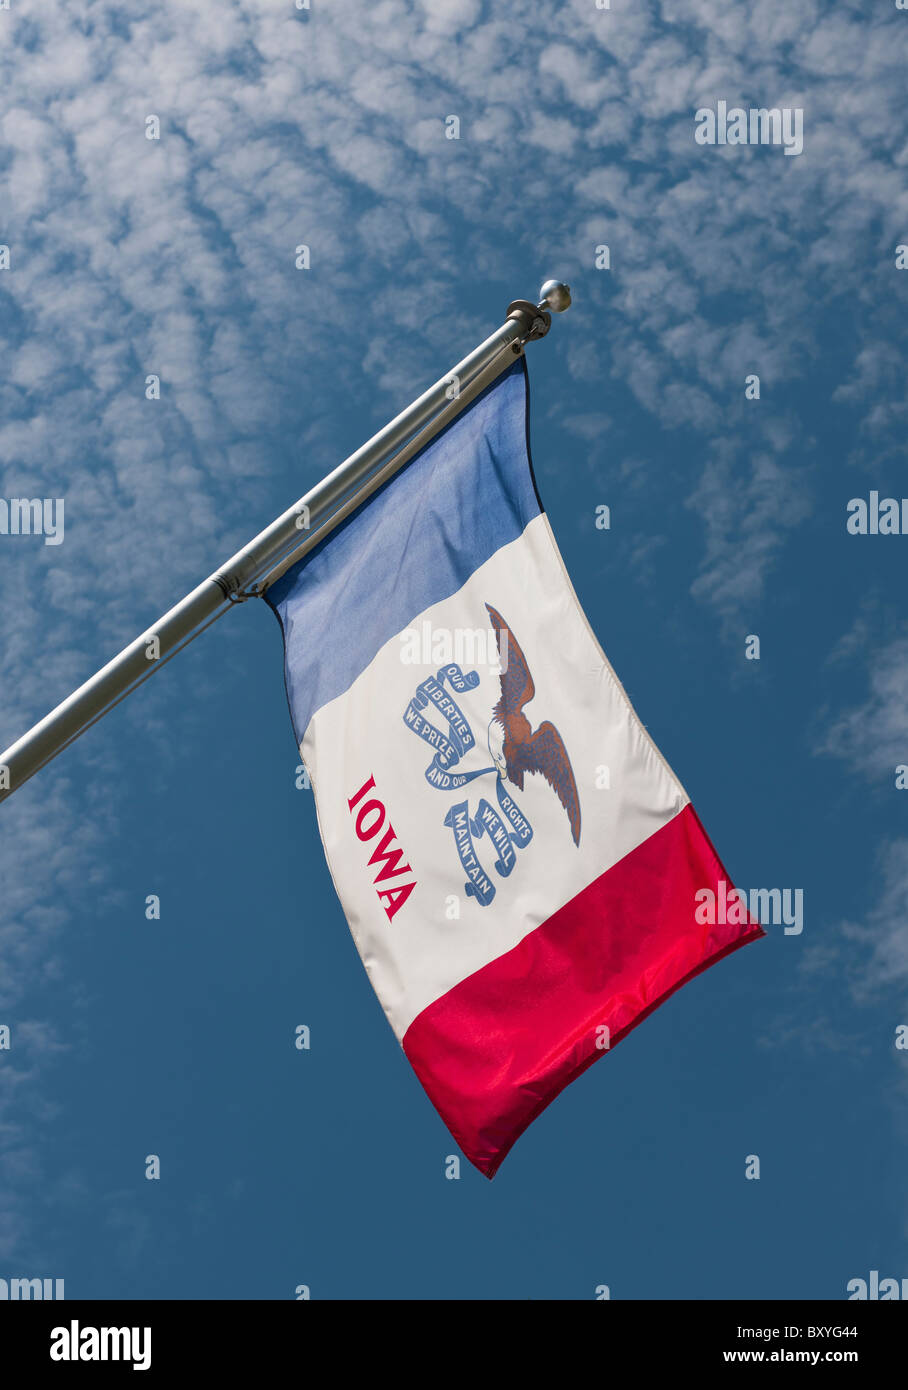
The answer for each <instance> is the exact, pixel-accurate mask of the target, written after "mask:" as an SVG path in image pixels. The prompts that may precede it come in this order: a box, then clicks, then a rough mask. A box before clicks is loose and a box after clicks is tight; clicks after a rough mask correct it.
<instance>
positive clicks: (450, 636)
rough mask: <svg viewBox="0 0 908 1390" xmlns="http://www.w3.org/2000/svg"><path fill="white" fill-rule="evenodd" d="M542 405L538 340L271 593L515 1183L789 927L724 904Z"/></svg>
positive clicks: (408, 965) (393, 906)
mask: <svg viewBox="0 0 908 1390" xmlns="http://www.w3.org/2000/svg"><path fill="white" fill-rule="evenodd" d="M527 406H528V402H527V382H526V369H525V365H524V362H523V360H522V359H521V361H519V362H517V363H515V364H514V366H513V367H512V368H510V369H509V370H508V371H507V372H506V373H505V374H504V375H503V376H501V377H500V378H499V379H498V381H497V382H496V383H494V384H493V385H492V386H490V387H488V388H487V389H486V390H485V391H484V392H483V393H482V394H481V395H480V396H478V397H477V399H476V400H475V401H474V402H473V403H472V404H471V405H470V406H469V407H467V408H466V409H465V410H464V411H463V413H462V414H461V415H460V416H458V417H457V419H455V420H454V421H453V422H452V423H451V424H450V425H449V426H448V427H447V428H446V429H445V430H444V432H443V433H442V434H440V435H439V436H438V437H437V438H436V439H435V440H433V441H432V442H431V443H430V444H429V445H428V446H427V447H426V448H425V449H423V450H422V452H421V453H420V454H418V455H417V456H416V458H415V459H414V460H413V461H412V462H411V463H410V464H409V465H408V466H407V467H406V468H405V469H404V470H403V471H402V472H401V473H399V474H398V475H397V476H396V477H395V478H392V479H391V480H390V481H389V482H388V483H387V484H386V485H385V486H384V487H383V488H382V489H381V491H379V492H377V493H376V494H375V495H374V497H373V498H372V499H371V500H369V501H367V502H366V503H364V504H363V506H362V507H361V508H360V509H359V510H358V511H357V512H354V513H353V514H352V515H351V516H350V517H349V518H348V519H347V520H346V521H345V522H344V523H343V524H342V525H341V526H339V527H338V529H337V530H336V531H334V532H333V533H332V534H331V535H329V536H327V537H326V538H325V539H324V540H323V541H322V542H321V543H320V544H319V545H317V546H316V547H315V548H314V549H313V550H312V551H311V552H310V553H309V554H308V555H306V556H305V557H304V559H302V560H301V561H300V562H299V563H298V564H297V565H295V566H294V568H293V569H291V570H289V571H288V572H287V573H286V574H285V575H284V576H283V577H282V578H281V579H280V580H278V581H277V582H276V583H275V584H274V585H273V586H272V588H271V589H270V591H269V594H268V598H269V601H270V603H271V605H272V606H273V608H274V609H275V611H276V613H277V614H278V616H279V618H280V621H281V624H282V627H283V631H284V645H285V658H286V660H285V674H286V683H287V692H288V697H289V702H290V709H291V714H292V718H293V723H294V729H295V733H296V739H297V742H298V744H299V746H300V753H301V757H302V759H303V761H304V763H305V765H306V768H307V770H308V772H309V775H310V778H311V782H312V787H313V790H314V793H315V800H316V807H317V812H318V821H319V827H320V829H321V835H322V840H323V842H324V846H325V852H326V854H327V857H328V864H329V866H330V869H331V874H332V877H333V879H334V886H335V888H336V890H337V893H338V896H339V898H340V900H341V903H342V905H343V909H344V912H345V914H346V917H347V921H348V922H349V924H350V930H351V932H352V933H353V938H354V940H355V942H356V945H357V947H358V949H359V953H360V955H361V956H362V960H363V964H364V965H365V967H366V970H367V971H368V973H369V978H370V980H371V981H372V985H373V987H374V989H375V992H376V994H377V995H378V997H379V1000H380V1001H381V1004H382V1006H383V1008H384V1010H385V1013H386V1014H387V1016H388V1019H389V1021H390V1023H391V1026H392V1028H393V1029H394V1031H395V1033H396V1034H397V1037H398V1039H399V1041H400V1042H401V1044H402V1046H403V1049H404V1051H405V1053H406V1054H407V1057H408V1058H409V1059H410V1062H411V1063H412V1065H413V1067H414V1068H415V1070H416V1073H417V1075H418V1076H419V1079H420V1081H421V1082H422V1085H423V1086H424V1088H425V1090H426V1092H427V1094H428V1095H429V1098H430V1099H431V1100H432V1102H433V1104H434V1105H435V1107H436V1109H437V1110H438V1112H439V1114H440V1115H441V1116H442V1118H443V1120H444V1122H445V1124H446V1125H447V1126H448V1128H449V1129H450V1131H451V1133H452V1134H453V1135H454V1138H455V1139H456V1140H457V1143H458V1144H459V1145H460V1147H461V1149H462V1150H463V1152H464V1153H465V1154H466V1155H467V1157H468V1158H469V1159H470V1160H471V1161H472V1162H473V1163H474V1164H475V1165H476V1166H477V1167H478V1168H479V1169H480V1170H481V1171H482V1172H483V1173H485V1174H486V1175H487V1176H488V1177H492V1176H493V1175H494V1173H495V1172H496V1170H497V1169H498V1166H499V1164H500V1163H501V1161H502V1159H503V1158H504V1156H505V1155H506V1154H507V1152H508V1150H509V1149H510V1148H511V1145H512V1144H513V1143H514V1141H515V1140H516V1139H517V1138H518V1136H519V1135H520V1134H521V1133H522V1132H523V1130H524V1129H525V1128H526V1127H527V1125H528V1124H529V1123H530V1122H531V1121H532V1120H533V1119H534V1118H535V1117H536V1116H537V1115H538V1114H539V1112H540V1111H541V1110H542V1109H544V1107H545V1106H546V1105H548V1103H549V1102H550V1101H551V1100H553V1099H554V1097H555V1096H556V1095H557V1094H558V1092H559V1091H560V1090H561V1089H562V1088H563V1087H564V1086H566V1085H567V1084H568V1082H570V1081H572V1080H573V1079H574V1077H576V1076H578V1075H579V1074H580V1072H582V1071H583V1070H584V1068H585V1067H587V1066H589V1065H590V1063H591V1062H593V1061H595V1060H596V1058H597V1057H600V1056H602V1054H603V1052H604V1051H605V1050H607V1048H608V1047H612V1046H614V1045H615V1043H616V1042H618V1040H619V1039H620V1038H622V1037H623V1036H624V1035H625V1033H627V1032H628V1031H629V1030H630V1029H631V1028H633V1027H634V1025H635V1024H637V1023H639V1022H640V1021H641V1019H643V1018H645V1017H646V1015H647V1014H648V1013H650V1012H651V1011H652V1010H653V1009H654V1008H655V1007H656V1006H657V1005H658V1004H660V1003H661V1002H662V1001H663V1000H664V999H666V998H667V997H668V996H669V995H670V994H671V993H672V991H673V990H676V989H677V988H678V987H679V985H682V984H684V982H685V981H686V980H689V979H690V978H691V977H692V976H693V975H696V974H697V973H698V972H699V971H701V970H704V969H706V967H707V966H709V965H712V964H713V962H715V961H717V960H719V959H720V958H721V957H722V956H724V955H727V954H728V953H729V952H730V951H733V950H735V949H736V948H737V947H738V946H742V945H743V944H744V943H745V942H747V941H752V940H753V939H754V938H756V937H758V936H762V935H763V932H762V930H761V928H760V926H759V925H758V924H756V923H755V922H753V921H752V920H751V919H749V918H746V915H745V920H744V921H743V922H735V923H734V924H729V923H720V924H717V925H710V924H708V923H702V922H698V921H697V915H698V913H697V908H698V901H697V898H696V895H697V893H698V892H700V890H703V889H710V890H712V892H713V893H716V894H717V895H720V894H721V892H723V891H727V890H726V889H724V888H723V889H720V887H719V885H720V883H722V882H723V881H724V882H725V883H726V884H727V883H728V875H727V874H726V873H725V870H724V869H723V867H722V864H721V862H720V860H719V858H718V856H717V855H716V852H715V850H714V849H713V847H712V845H711V843H710V841H709V839H708V837H707V835H706V832H705V831H704V829H703V827H702V826H701V824H700V821H699V820H698V818H697V815H696V812H695V811H694V809H693V807H692V806H691V804H690V801H689V800H688V797H687V794H686V792H685V791H684V789H683V787H682V786H681V784H680V783H679V782H678V779H677V778H676V777H675V775H674V774H673V772H672V770H671V768H670V767H669V766H668V765H667V763H666V762H665V760H664V758H663V757H662V755H661V753H660V752H659V750H658V748H656V746H655V744H654V743H653V741H652V739H651V738H650V737H649V735H648V734H647V732H646V730H645V729H644V727H643V725H642V724H641V723H640V721H639V719H638V718H637V716H636V714H635V713H634V710H633V708H632V706H631V704H630V701H629V700H628V698H627V696H626V695H625V693H624V691H623V689H622V688H621V684H620V682H619V681H618V678H617V676H616V675H615V673H614V671H613V670H612V668H611V666H610V665H609V663H608V660H607V659H606V657H605V654H604V653H603V651H602V649H601V647H600V646H599V644H598V642H597V641H596V638H595V636H594V634H593V632H592V630H591V628H590V626H589V623H588V622H587V620H586V617H585V616H584V614H583V611H582V609H581V607H580V604H579V603H578V601H577V597H576V595H575V593H574V590H573V588H572V586H571V582H570V579H569V578H568V575H567V573H566V571H565V568H564V563H563V561H562V559H561V555H560V553H559V551H558V547H557V545H556V544H555V539H554V537H553V535H552V531H551V529H550V527H549V524H548V521H547V519H546V516H545V514H544V512H543V510H542V505H541V502H540V500H539V496H538V493H537V491H536V486H535V481H534V478H533V472H532V465H531V462H530V457H529V447H528V440H527V414H528V411H527ZM702 900H703V897H702V893H701V899H700V901H701V902H702ZM704 915H707V914H705V913H704V912H703V911H702V908H701V910H700V912H699V916H700V917H701V918H702V917H703V916H704ZM712 915H716V914H712ZM719 915H723V916H725V915H726V914H719ZM727 915H731V916H736V915H737V914H735V913H731V914H727Z"/></svg>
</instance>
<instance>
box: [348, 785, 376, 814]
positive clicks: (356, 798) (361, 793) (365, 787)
mask: <svg viewBox="0 0 908 1390" xmlns="http://www.w3.org/2000/svg"><path fill="white" fill-rule="evenodd" d="M374 786H375V778H374V777H370V778H369V780H368V782H363V784H362V786H361V787H360V789H359V791H358V792H357V793H356V796H354V797H353V798H352V799H351V800H350V801H348V802H347V805H348V806H349V807H350V810H351V811H352V810H353V807H354V806H355V805H356V803H357V801H360V800H361V799H362V797H364V796H365V794H366V792H367V791H368V790H369V788H370V787H374Z"/></svg>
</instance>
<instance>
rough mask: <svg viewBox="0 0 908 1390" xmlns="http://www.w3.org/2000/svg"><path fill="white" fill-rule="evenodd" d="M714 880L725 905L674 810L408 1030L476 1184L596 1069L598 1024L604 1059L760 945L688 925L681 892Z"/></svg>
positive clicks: (684, 814)
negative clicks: (696, 984)
mask: <svg viewBox="0 0 908 1390" xmlns="http://www.w3.org/2000/svg"><path fill="white" fill-rule="evenodd" d="M723 879H724V880H725V882H726V884H727V892H728V893H731V891H732V884H731V882H730V880H729V878H728V875H727V874H726V872H725V870H724V868H723V866H722V863H721V861H720V859H719V857H718V855H717V854H716V851H715V850H714V849H713V846H712V844H711V843H710V840H709V837H708V836H707V834H706V831H705V830H704V829H703V827H702V825H701V824H700V821H699V818H698V817H697V814H696V812H695V811H694V809H693V807H692V806H689V805H688V806H686V807H685V808H684V810H683V811H681V812H679V814H678V815H677V816H675V817H674V818H673V819H672V820H671V821H669V822H668V824H667V825H664V826H662V828H661V829H660V830H657V831H656V832H655V834H654V835H651V836H650V837H649V839H648V840H644V842H643V844H642V845H638V847H637V848H636V849H635V850H632V851H631V853H630V854H628V855H626V856H625V858H624V859H622V860H621V861H620V862H619V863H618V864H616V865H614V867H613V868H611V869H609V870H608V871H607V872H606V873H604V874H602V875H601V877H600V878H597V879H596V880H595V881H594V882H593V883H591V884H590V885H589V887H587V888H584V889H583V891H582V892H581V893H578V895H577V897H576V898H573V899H572V900H571V902H569V903H567V904H566V905H565V906H564V907H562V908H561V909H560V910H559V911H558V912H556V913H555V915H554V916H553V917H550V918H549V919H548V920H547V921H546V922H543V923H542V925H541V926H540V927H537V928H536V930H535V931H533V932H530V934H529V935H528V936H526V937H525V938H524V940H523V941H521V942H520V944H519V945H518V946H515V947H514V949H513V950H512V951H508V952H507V954H506V955H503V956H499V957H498V959H497V960H494V961H492V962H491V963H490V964H489V965H486V966H484V967H483V968H482V969H481V970H477V971H476V973H475V974H474V975H470V976H469V977H468V978H467V979H466V980H462V981H461V982H460V984H458V985H455V987H454V988H453V989H452V990H449V991H448V993H447V994H444V995H442V997H441V998H440V999H436V1000H435V1002H434V1004H430V1005H429V1007H428V1008H426V1009H424V1010H423V1011H422V1013H421V1014H419V1016H418V1017H417V1018H415V1019H414V1020H413V1023H412V1024H411V1025H410V1027H409V1028H408V1029H407V1032H406V1034H405V1036H404V1042H403V1045H404V1051H405V1052H406V1054H407V1056H408V1057H409V1059H410V1062H411V1063H412V1065H413V1067H414V1069H415V1071H416V1074H417V1076H418V1077H419V1079H420V1081H421V1082H422V1084H423V1086H424V1087H425V1089H426V1092H427V1094H428V1096H429V1099H430V1100H431V1101H432V1103H433V1105H434V1106H435V1108H436V1109H437V1110H438V1113H439V1114H440V1115H441V1117H442V1119H443V1120H444V1122H445V1124H446V1125H447V1126H448V1128H449V1129H450V1131H451V1133H452V1134H453V1135H454V1138H455V1139H456V1140H457V1142H458V1144H459V1145H460V1147H461V1149H462V1150H463V1152H464V1153H465V1154H466V1155H467V1157H468V1158H469V1159H470V1161H471V1162H472V1163H475V1165H476V1167H477V1168H478V1169H479V1170H480V1172H482V1173H485V1175H486V1176H487V1177H489V1178H491V1177H494V1175H495V1173H496V1172H497V1170H498V1167H499V1165H500V1164H501V1162H502V1160H503V1159H504V1157H505V1155H506V1154H507V1153H508V1151H509V1149H510V1148H511V1146H512V1145H513V1144H514V1142H515V1141H516V1140H517V1139H518V1138H519V1137H520V1135H521V1134H522V1133H523V1131H524V1130H525V1129H526V1127H527V1125H529V1124H530V1122H531V1121H532V1120H534V1119H535V1118H536V1116H537V1115H538V1114H539V1113H540V1111H542V1110H544V1109H545V1107H546V1106H547V1105H548V1104H549V1102H550V1101H552V1100H554V1099H555V1097H556V1096H557V1095H558V1093H559V1091H561V1090H563V1089H564V1087H565V1086H567V1085H568V1084H569V1082H571V1081H573V1080H574V1078H575V1077H576V1076H579V1075H580V1073H581V1072H582V1071H584V1070H585V1068H586V1067H588V1066H589V1065H590V1064H591V1063H592V1062H595V1060H596V1058H597V1057H600V1056H602V1052H603V1049H600V1048H597V1046H596V1039H597V1031H596V1030H597V1028H598V1027H599V1025H601V1024H607V1026H608V1029H609V1042H610V1046H612V1047H614V1045H615V1043H617V1042H619V1041H620V1040H621V1038H623V1037H624V1035H625V1034H626V1033H629V1032H630V1030H631V1029H632V1028H634V1027H635V1026H636V1025H637V1024H638V1023H640V1022H641V1021H642V1020H643V1019H644V1018H646V1016H647V1014H650V1013H652V1011H653V1009H655V1008H658V1006H659V1005H660V1004H661V1003H662V1002H663V1001H664V1000H665V999H667V998H668V996H669V995H670V994H672V993H673V992H674V991H675V990H676V989H679V988H680V986H681V985H683V984H685V983H686V981H688V980H690V979H692V978H693V976H694V975H698V974H699V973H700V971H701V970H706V969H707V968H708V967H709V966H710V965H713V964H714V963H715V962H716V961H717V960H721V958H722V957H723V956H726V955H728V954H729V952H730V951H734V950H737V948H738V947H739V946H743V945H744V944H745V943H746V942H748V941H755V940H756V939H757V938H758V937H760V936H764V935H765V932H764V931H763V929H762V927H761V926H760V925H759V923H758V922H755V921H753V920H752V919H751V918H749V917H748V918H747V921H746V922H744V923H740V924H734V925H729V924H722V923H717V924H715V925H705V924H700V923H698V922H696V921H695V918H694V914H695V912H696V911H697V907H698V905H697V903H696V901H695V897H694V895H695V893H696V892H697V891H698V889H702V888H710V889H712V891H713V892H714V893H718V892H719V888H718V885H719V883H720V882H721V881H722V880H723ZM700 915H701V916H702V915H704V913H703V911H702V908H701V909H700ZM715 915H716V916H718V915H720V914H719V913H716V914H715ZM745 915H746V914H745Z"/></svg>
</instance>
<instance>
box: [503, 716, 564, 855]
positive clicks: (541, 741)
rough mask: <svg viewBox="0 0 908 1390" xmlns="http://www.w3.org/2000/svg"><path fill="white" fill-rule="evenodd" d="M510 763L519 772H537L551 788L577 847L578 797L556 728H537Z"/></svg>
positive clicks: (546, 722)
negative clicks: (561, 807) (569, 825)
mask: <svg viewBox="0 0 908 1390" xmlns="http://www.w3.org/2000/svg"><path fill="white" fill-rule="evenodd" d="M513 759H514V762H515V764H516V767H517V768H518V769H519V770H520V771H521V772H539V773H541V774H542V776H543V777H544V778H545V780H546V781H547V782H548V784H549V786H550V787H552V789H553V790H554V791H555V793H556V795H557V797H558V800H559V801H560V802H561V804H562V806H563V807H564V809H565V810H566V811H567V817H568V820H569V821H570V823H571V835H572V836H573V837H574V844H575V845H579V844H580V796H579V794H578V791H577V783H576V782H575V781H574V771H573V768H572V767H571V760H570V758H569V757H568V755H567V749H566V748H565V746H564V743H563V741H562V738H561V735H560V734H559V732H558V730H557V729H556V728H555V725H554V724H550V723H549V721H548V720H546V721H545V723H544V724H540V725H539V728H538V729H537V730H536V732H535V734H533V736H532V738H529V739H527V741H526V742H525V743H522V744H519V745H518V746H517V748H516V749H515V750H514V753H513ZM515 770H516V769H515Z"/></svg>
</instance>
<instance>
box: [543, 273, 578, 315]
mask: <svg viewBox="0 0 908 1390" xmlns="http://www.w3.org/2000/svg"><path fill="white" fill-rule="evenodd" d="M539 295H540V299H539V308H540V309H550V310H551V312H552V313H553V314H563V313H564V311H565V309H569V308H570V307H571V287H570V285H566V284H565V283H564V281H563V280H546V282H545V284H544V285H543V287H542V289H541V290H540V291H539Z"/></svg>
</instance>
